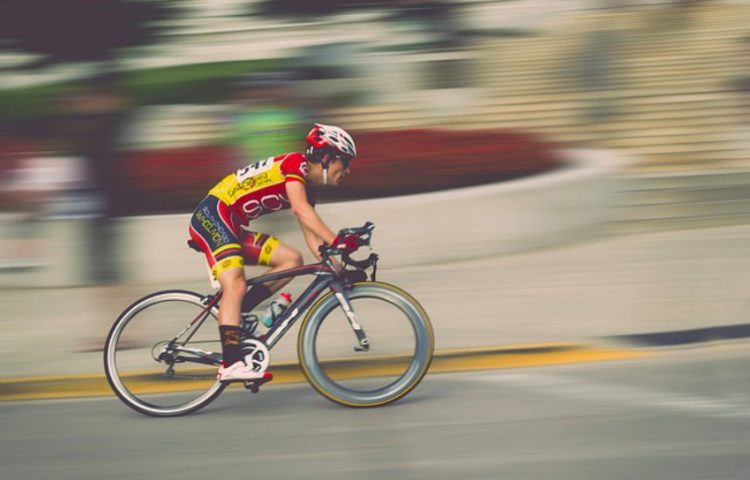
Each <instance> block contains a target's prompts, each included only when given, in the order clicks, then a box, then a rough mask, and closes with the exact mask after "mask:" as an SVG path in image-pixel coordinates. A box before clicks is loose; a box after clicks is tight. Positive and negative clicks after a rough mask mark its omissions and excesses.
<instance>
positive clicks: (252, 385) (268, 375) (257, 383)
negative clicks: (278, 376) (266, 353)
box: [245, 372, 273, 393]
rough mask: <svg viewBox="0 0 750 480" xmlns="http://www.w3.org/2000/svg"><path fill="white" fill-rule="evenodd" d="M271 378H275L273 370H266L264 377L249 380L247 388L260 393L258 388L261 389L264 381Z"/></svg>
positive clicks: (266, 381) (246, 384)
mask: <svg viewBox="0 0 750 480" xmlns="http://www.w3.org/2000/svg"><path fill="white" fill-rule="evenodd" d="M271 380H273V374H272V373H271V372H266V373H264V374H263V378H259V379H257V380H247V381H246V382H245V390H250V391H251V392H253V393H258V390H260V386H261V385H263V384H264V383H268V382H270V381H271Z"/></svg>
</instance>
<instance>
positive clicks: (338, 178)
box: [189, 123, 357, 382]
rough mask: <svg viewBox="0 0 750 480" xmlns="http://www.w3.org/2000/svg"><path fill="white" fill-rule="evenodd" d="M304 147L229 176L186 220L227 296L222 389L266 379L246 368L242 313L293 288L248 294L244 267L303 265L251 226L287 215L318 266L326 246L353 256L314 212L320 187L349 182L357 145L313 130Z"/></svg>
mask: <svg viewBox="0 0 750 480" xmlns="http://www.w3.org/2000/svg"><path fill="white" fill-rule="evenodd" d="M306 141H307V150H306V152H305V154H301V153H287V154H283V155H279V156H277V157H269V158H267V159H265V160H261V161H259V162H256V163H252V164H250V165H247V166H245V167H243V168H241V169H239V170H237V171H236V172H233V173H231V174H229V175H228V176H226V177H225V178H224V179H223V180H221V181H220V182H219V183H218V184H217V185H216V186H214V187H213V188H212V189H211V190H210V191H209V193H208V195H207V196H206V198H204V199H203V201H201V203H200V204H198V207H197V208H196V209H195V212H194V213H193V216H192V218H191V221H190V229H189V231H190V237H191V239H192V240H193V242H195V243H196V244H197V245H198V247H200V249H201V250H202V251H203V252H204V254H205V255H206V259H207V261H208V265H209V267H210V268H211V273H212V275H213V276H214V277H215V278H216V279H217V280H218V282H219V284H220V285H221V287H222V289H223V292H224V293H223V295H224V296H223V299H222V301H221V304H220V306H219V333H220V336H221V344H222V352H223V362H222V366H221V367H220V368H219V371H218V374H217V377H218V379H219V380H220V381H223V382H229V381H236V380H253V379H259V378H262V377H263V376H264V372H258V371H255V370H253V368H252V366H251V365H247V364H245V362H244V359H243V356H242V353H241V348H240V340H241V334H242V329H241V328H240V312H250V311H251V310H252V309H253V308H255V307H257V306H258V305H259V304H260V303H261V302H262V301H263V300H265V299H267V298H269V297H271V295H273V293H274V292H276V291H278V290H279V289H280V288H282V287H283V286H284V285H286V284H287V283H288V282H289V281H290V280H291V279H281V280H276V281H273V282H267V283H265V284H257V285H254V286H252V287H251V288H250V290H248V291H247V292H246V288H247V285H246V280H245V271H244V265H263V266H269V267H271V268H270V269H269V270H268V271H267V272H266V273H271V272H276V271H281V270H287V269H290V268H294V267H299V266H301V265H302V254H301V253H300V252H299V251H298V250H296V249H295V248H293V247H291V246H289V245H285V244H283V243H281V242H280V241H279V240H278V239H277V238H275V237H272V236H270V235H266V234H264V233H260V232H254V231H250V229H249V228H248V226H249V222H250V221H251V220H254V219H256V218H258V217H261V216H263V215H266V214H269V213H273V212H276V211H280V210H287V209H291V210H292V212H293V213H294V215H295V216H296V217H297V220H298V221H299V224H300V228H301V229H302V234H303V236H304V238H305V243H306V244H307V246H308V248H309V249H310V252H312V254H313V255H314V256H315V257H316V258H317V259H318V260H320V254H319V252H318V247H320V245H322V244H323V243H328V244H332V245H336V246H337V247H339V248H343V249H347V248H351V249H353V248H356V239H355V238H354V237H351V236H348V237H345V238H338V237H337V236H336V235H335V234H334V233H333V231H331V229H330V228H328V226H326V224H325V223H324V222H323V220H321V218H320V217H319V216H318V214H317V212H316V211H315V209H314V205H315V198H316V193H315V192H316V189H317V187H320V186H331V187H336V186H338V185H340V184H341V182H342V181H343V179H344V178H345V177H346V176H347V175H348V174H349V166H350V163H351V161H352V160H353V159H354V158H355V157H356V156H357V150H356V147H355V145H354V140H352V137H351V136H350V135H349V134H348V133H347V132H346V131H344V130H343V129H342V128H339V127H335V126H331V125H322V124H317V123H316V124H315V126H314V127H313V129H312V130H311V131H310V133H309V134H308V135H307V137H306Z"/></svg>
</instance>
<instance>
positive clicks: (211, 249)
mask: <svg viewBox="0 0 750 480" xmlns="http://www.w3.org/2000/svg"><path fill="white" fill-rule="evenodd" d="M307 175H308V172H307V162H306V161H305V157H304V156H302V155H301V154H299V153H288V154H286V155H280V156H278V157H275V158H274V157H269V158H267V159H265V160H261V161H259V162H256V163H252V164H250V165H248V166H246V167H244V168H241V169H239V170H237V171H236V172H233V173H231V174H229V175H227V176H226V177H224V179H223V180H222V181H221V182H219V183H218V184H217V185H216V186H215V187H214V188H212V189H211V191H210V192H209V193H208V195H207V196H206V198H204V199H203V200H202V201H201V203H200V204H198V207H197V208H196V209H195V212H193V216H192V218H191V219H190V228H189V233H190V238H191V239H192V241H193V242H195V245H197V246H198V247H199V248H200V249H201V250H202V251H203V253H204V254H205V255H206V260H207V262H208V265H209V267H210V268H211V272H212V273H213V275H214V277H215V278H217V279H218V278H219V275H221V274H222V273H223V272H224V271H226V270H228V269H230V268H234V267H242V266H244V265H270V263H271V257H272V256H273V252H274V251H275V250H276V247H277V246H278V245H279V240H278V239H277V238H275V237H272V236H269V235H266V234H263V233H260V232H252V231H250V230H249V229H248V228H247V227H248V225H247V223H248V220H253V219H255V218H258V217H261V216H263V215H266V214H268V213H272V212H276V211H279V210H286V209H288V208H291V203H290V202H289V197H288V195H287V193H286V184H287V182H301V183H302V184H306V183H307ZM307 198H308V201H309V202H310V204H311V205H314V204H315V192H314V191H311V190H309V189H308V191H307Z"/></svg>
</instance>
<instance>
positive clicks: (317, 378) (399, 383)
mask: <svg viewBox="0 0 750 480" xmlns="http://www.w3.org/2000/svg"><path fill="white" fill-rule="evenodd" d="M347 297H348V298H349V301H350V303H352V307H353V308H354V309H355V311H357V308H356V307H355V304H356V303H357V301H358V300H360V299H372V300H376V301H380V302H387V303H388V304H390V305H391V306H392V307H395V308H396V310H398V311H400V312H401V313H402V314H403V315H404V316H405V317H406V319H407V320H408V323H409V325H410V326H411V329H412V333H413V334H414V345H413V354H411V355H412V356H411V358H408V355H407V356H406V357H404V358H405V360H404V358H402V361H405V362H406V364H407V366H406V368H405V369H404V372H403V373H401V374H396V375H397V378H396V380H394V381H391V382H390V383H388V384H387V385H385V386H384V387H380V388H375V389H369V390H358V389H354V388H351V387H349V386H345V385H343V381H342V380H337V379H335V378H332V376H331V375H329V371H327V370H331V371H333V368H335V365H344V364H345V363H346V362H347V361H349V359H341V360H337V361H333V362H329V365H330V366H331V367H330V368H329V367H326V365H325V363H326V360H324V359H321V356H320V355H319V352H318V349H319V345H318V343H319V342H318V339H317V337H318V335H319V334H320V331H321V326H322V325H323V324H324V323H325V321H326V319H328V318H331V313H332V312H334V311H335V310H337V307H338V306H339V303H338V300H337V299H336V297H335V295H334V294H333V293H332V292H329V293H327V294H326V295H324V296H322V297H321V298H320V299H319V300H318V301H317V302H316V303H315V304H314V305H313V306H312V307H311V308H310V310H309V312H308V314H307V315H306V316H305V318H304V320H303V322H302V325H301V327H300V332H299V336H298V341H297V354H298V357H299V361H300V365H301V367H302V372H303V374H304V376H305V378H306V379H307V381H308V382H309V383H310V385H311V386H312V387H313V388H314V389H315V390H316V391H317V392H318V393H320V394H321V395H323V396H324V397H325V398H327V399H329V400H331V401H332V402H334V403H337V404H340V405H344V406H347V407H377V406H382V405H386V404H389V403H392V402H395V401H396V400H398V399H400V398H402V397H404V396H405V395H406V394H408V393H409V392H411V391H412V390H413V389H414V388H415V387H416V386H417V385H418V384H419V382H420V381H421V380H422V378H423V377H424V375H425V374H426V373H427V370H428V369H429V366H430V363H431V361H432V355H433V352H434V346H435V340H434V333H433V330H432V325H431V323H430V320H429V317H428V316H427V313H426V312H425V311H424V309H423V308H422V306H421V305H420V304H419V302H417V301H416V300H415V299H414V298H413V297H412V296H411V295H409V294H408V293H407V292H405V291H403V290H402V289H400V288H398V287H396V286H394V285H390V284H387V283H382V282H371V281H367V282H359V283H356V284H354V285H353V287H352V289H351V290H349V291H347ZM378 305H383V304H382V303H379V304H378ZM389 308H390V307H389ZM357 316H358V317H359V316H360V314H359V313H357ZM359 320H360V321H361V323H362V325H363V327H364V329H365V331H366V332H367V334H368V337H370V338H372V337H371V336H370V333H371V331H372V330H373V323H374V322H370V323H367V322H368V319H366V318H362V319H359ZM380 320H381V319H380V318H378V321H380ZM339 323H342V322H339ZM344 323H346V322H344ZM347 327H348V329H349V330H350V332H349V333H350V334H351V333H352V332H351V327H350V326H348V325H347ZM348 345H349V347H348V348H351V343H349V344H348ZM373 346H374V347H375V350H377V346H376V345H373ZM376 355H377V354H376ZM352 358H356V357H352ZM376 358H378V357H376ZM388 358H389V357H385V360H384V357H379V358H378V360H376V361H369V360H364V361H360V362H363V363H360V365H361V366H362V367H365V366H366V365H370V366H372V365H374V364H375V363H376V362H381V364H382V362H383V361H385V362H388V361H389V360H388ZM336 362H338V363H336ZM352 362H356V360H352ZM368 362H369V364H368ZM349 365H350V367H351V365H354V366H355V367H354V368H356V365H357V363H349ZM397 370H400V367H399V368H397ZM350 371H351V368H350ZM373 371H378V370H377V369H374V370H373ZM380 371H383V368H382V367H380ZM349 375H352V373H350V374H349ZM354 375H356V373H355V374H354ZM374 375H377V374H374Z"/></svg>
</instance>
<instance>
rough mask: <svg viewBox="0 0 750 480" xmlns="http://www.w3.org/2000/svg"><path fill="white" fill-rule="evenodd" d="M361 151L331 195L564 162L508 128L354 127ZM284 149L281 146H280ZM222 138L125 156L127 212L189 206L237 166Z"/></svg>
mask: <svg viewBox="0 0 750 480" xmlns="http://www.w3.org/2000/svg"><path fill="white" fill-rule="evenodd" d="M353 136H354V138H355V140H356V142H357V150H358V152H359V154H360V157H359V158H357V159H356V160H355V161H354V163H353V164H352V174H351V175H350V176H349V177H348V178H347V179H346V181H345V182H344V185H342V186H341V187H340V188H338V189H335V190H333V189H331V190H321V195H320V198H321V200H323V201H326V200H337V199H362V198H376V197H386V196H392V195H405V194H410V193H422V192H430V191H437V190H444V189H449V188H457V187H465V186H472V185H481V184H486V183H494V182H500V181H503V180H509V179H513V178H519V177H522V176H526V175H531V174H534V173H539V172H544V171H548V170H551V169H554V168H556V167H557V166H559V165H560V160H559V158H558V157H557V155H556V154H555V152H554V149H553V148H552V146H551V145H548V144H546V143H544V142H542V141H540V140H538V139H537V138H536V137H534V136H532V135H528V134H524V133H516V132H507V131H490V130H485V131H467V132H460V131H440V130H396V131H384V132H364V133H359V134H358V133H357V132H353ZM280 153H281V152H280ZM236 167H237V165H236V162H233V161H232V157H231V152H230V149H229V148H227V147H220V146H208V147H196V148H189V149H175V150H159V151H152V152H139V153H135V154H131V155H130V156H128V157H127V158H125V159H124V162H123V180H124V186H125V192H124V193H125V195H124V200H125V201H124V202H122V205H123V208H121V210H122V213H123V214H126V215H127V214H142V213H161V212H176V211H181V212H188V211H191V210H192V209H193V207H194V206H195V205H196V204H197V203H198V201H200V199H201V198H203V196H204V195H205V194H206V193H207V192H208V190H209V189H210V188H211V187H212V186H213V185H214V184H215V183H216V182H218V181H219V180H220V179H221V178H223V177H224V176H225V175H226V174H228V173H229V172H230V171H231V170H232V169H233V168H236Z"/></svg>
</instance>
